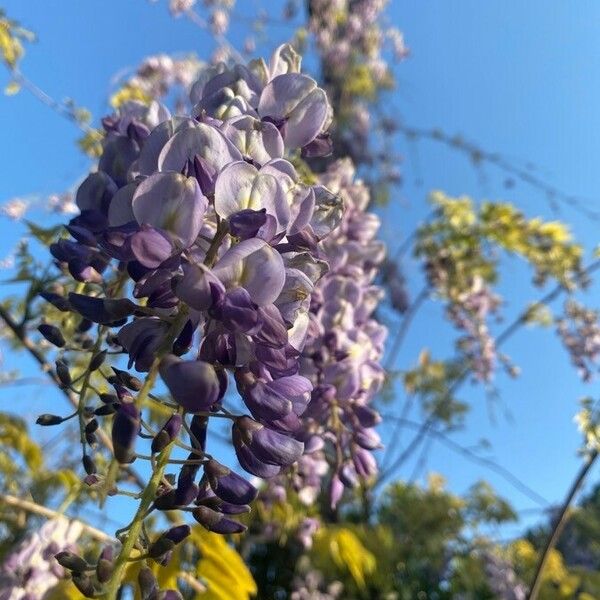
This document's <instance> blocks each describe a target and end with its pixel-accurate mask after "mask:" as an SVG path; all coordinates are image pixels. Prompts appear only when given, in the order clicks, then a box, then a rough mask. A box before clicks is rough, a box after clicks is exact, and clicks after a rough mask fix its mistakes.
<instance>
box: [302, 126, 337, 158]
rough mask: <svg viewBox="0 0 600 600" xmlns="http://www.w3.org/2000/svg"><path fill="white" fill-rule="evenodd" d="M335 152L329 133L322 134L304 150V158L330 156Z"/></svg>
mask: <svg viewBox="0 0 600 600" xmlns="http://www.w3.org/2000/svg"><path fill="white" fill-rule="evenodd" d="M332 152H333V142H332V140H331V135H330V134H329V133H328V132H325V133H320V134H319V135H317V137H316V138H315V139H314V140H313V141H312V142H309V143H308V144H306V146H304V147H303V148H302V152H301V156H302V158H318V157H321V156H329V155H330V154H331V153H332Z"/></svg>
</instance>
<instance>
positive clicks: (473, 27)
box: [0, 0, 600, 521]
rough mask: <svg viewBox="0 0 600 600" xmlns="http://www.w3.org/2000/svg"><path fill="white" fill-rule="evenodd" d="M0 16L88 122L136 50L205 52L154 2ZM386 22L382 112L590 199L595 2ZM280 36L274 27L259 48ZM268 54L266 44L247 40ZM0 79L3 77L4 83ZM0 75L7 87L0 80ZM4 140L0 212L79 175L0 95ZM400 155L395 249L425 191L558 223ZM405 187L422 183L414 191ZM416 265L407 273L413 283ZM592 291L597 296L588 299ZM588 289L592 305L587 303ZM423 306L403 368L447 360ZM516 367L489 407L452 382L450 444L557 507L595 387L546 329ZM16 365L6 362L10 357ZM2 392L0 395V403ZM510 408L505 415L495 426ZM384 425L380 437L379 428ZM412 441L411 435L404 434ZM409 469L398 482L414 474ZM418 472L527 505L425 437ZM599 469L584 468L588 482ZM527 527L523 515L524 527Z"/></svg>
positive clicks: (42, 120) (515, 353)
mask: <svg viewBox="0 0 600 600" xmlns="http://www.w3.org/2000/svg"><path fill="white" fill-rule="evenodd" d="M0 4H1V5H2V6H4V7H5V9H6V10H7V12H8V14H9V15H10V16H12V17H14V18H16V19H18V20H20V21H21V22H22V23H23V25H24V26H26V27H28V28H30V29H32V30H33V31H35V32H37V34H38V35H39V42H38V43H37V44H35V45H34V46H32V47H30V49H29V50H28V54H27V56H26V57H25V60H24V62H23V70H24V72H25V73H26V74H27V75H28V76H29V77H30V78H31V79H32V80H33V81H35V82H36V83H37V84H38V85H40V86H41V87H42V88H44V89H45V90H46V91H47V92H49V93H50V94H51V95H52V96H54V97H57V98H63V97H66V96H71V97H73V98H74V99H75V100H76V101H77V103H78V104H80V105H83V106H87V107H89V108H90V109H91V110H92V111H93V112H94V114H96V115H99V114H102V113H103V112H104V111H105V106H106V99H107V95H108V89H109V84H108V82H109V81H110V79H111V78H112V77H113V76H114V75H115V73H117V72H119V71H120V70H121V69H122V68H123V67H124V66H125V67H127V66H129V67H133V66H135V65H136V64H138V63H139V61H140V60H141V59H142V58H143V57H145V56H147V55H148V54H155V53H158V52H168V53H172V52H188V51H195V52H196V53H198V54H199V55H200V56H203V55H206V54H207V52H209V51H210V49H211V48H212V43H211V40H210V37H209V36H207V35H206V34H205V33H203V32H202V31H200V30H199V29H197V28H196V27H194V26H193V25H192V24H190V23H188V22H185V21H184V20H182V19H180V20H172V19H170V18H169V17H168V16H167V14H166V9H165V2H164V1H163V2H160V3H159V5H151V4H150V3H148V2H145V1H144V0H130V1H128V2H123V1H122V0H103V1H102V2H100V0H88V1H86V2H81V1H79V0H28V1H27V2H23V0H3V1H2V2H0ZM254 4H255V3H254V2H252V3H251V2H246V1H245V0H244V1H242V0H238V7H239V9H238V12H244V13H246V14H248V13H250V12H251V6H254ZM388 16H389V19H390V20H391V21H393V23H394V24H395V25H397V26H398V27H399V28H400V29H401V30H403V31H404V34H405V37H406V41H407V44H408V45H409V47H410V48H411V51H412V55H411V57H410V58H409V59H408V60H407V61H405V62H404V63H402V64H401V65H400V66H399V67H398V68H397V69H396V73H397V79H398V89H397V91H396V92H395V93H394V98H393V100H392V102H393V105H394V106H395V107H397V109H398V111H399V114H401V115H402V118H403V120H404V121H405V122H406V123H407V124H410V125H414V126H422V127H433V126H440V127H442V128H443V129H444V130H446V131H447V132H449V133H451V134H454V133H460V134H462V135H463V136H465V137H466V138H468V139H470V140H472V141H475V142H477V143H478V144H479V145H481V147H483V148H484V149H486V150H494V151H498V152H499V153H501V154H502V155H504V156H506V157H508V158H510V159H511V160H513V161H515V162H517V163H519V164H525V163H526V162H527V161H531V162H533V163H535V165H536V166H537V168H538V174H539V175H541V176H542V177H544V178H545V179H547V180H548V181H549V182H551V183H552V184H554V185H555V186H556V187H557V188H560V189H563V190H565V191H568V192H570V193H572V194H575V195H578V196H583V197H587V198H590V205H591V206H593V205H594V204H596V205H597V204H598V203H597V200H596V189H597V181H596V179H597V173H598V168H597V161H598V158H599V157H600V136H598V133H597V132H598V131H600V110H599V109H598V107H599V106H600V38H599V37H598V35H597V32H598V26H599V25H600V4H598V3H597V2H594V1H592V0H589V1H587V2H586V1H581V2H578V3H576V4H575V3H565V2H562V1H558V0H529V1H528V2H520V1H517V0H487V1H486V2H481V1H480V0H454V1H450V0H430V1H428V2H399V1H393V2H391V7H390V9H389V11H388ZM246 27H247V23H246V22H244V21H235V22H234V25H233V29H232V31H231V33H230V35H229V38H230V40H232V41H234V42H236V43H238V44H239V43H240V40H241V38H240V31H241V30H242V29H245V28H246ZM288 31H289V30H286V29H285V28H278V27H275V28H273V29H271V32H272V33H273V36H274V37H273V39H272V40H271V41H270V42H269V44H268V45H267V46H268V47H271V46H272V45H274V44H275V43H276V42H278V41H279V40H281V39H284V38H285V36H286V35H287V33H288ZM260 48H265V46H259V50H260ZM2 77H3V76H2ZM2 81H4V79H3V80H2ZM0 123H1V124H2V134H3V138H4V148H5V151H4V154H3V167H4V168H3V169H2V175H3V176H2V180H1V182H0V202H3V201H4V200H8V199H9V198H12V197H14V196H23V195H27V194H47V193H51V192H57V191H61V190H63V189H65V188H69V187H71V186H72V185H73V184H74V183H75V182H76V181H77V180H78V179H79V178H80V177H81V175H82V173H84V172H85V170H86V169H88V168H89V163H88V161H87V160H86V159H85V158H84V157H82V155H81V154H80V153H79V152H78V151H77V150H76V149H75V145H74V140H75V139H76V137H77V131H76V130H75V129H74V127H73V126H72V125H71V124H70V123H68V122H66V121H65V120H63V119H61V118H60V117H58V116H57V115H56V114H54V113H53V112H52V111H51V110H49V109H48V108H46V107H44V106H43V105H41V104H40V103H39V102H38V101H36V100H35V99H33V98H31V97H30V96H28V95H27V94H26V93H22V94H19V95H18V96H16V97H13V98H7V97H4V96H2V97H0ZM399 150H400V151H402V153H403V154H404V155H405V162H404V165H403V172H404V177H405V180H406V181H405V185H404V186H403V187H402V188H401V189H400V190H398V191H397V193H396V194H395V196H394V198H393V199H392V206H391V208H390V209H389V212H388V213H387V215H386V220H385V226H384V229H383V231H384V235H385V237H386V238H388V239H389V240H393V241H394V243H395V242H396V241H397V240H398V239H399V238H398V236H399V235H403V234H406V233H407V232H410V231H411V229H412V227H413V226H414V224H415V223H416V222H418V220H419V218H420V217H422V216H423V215H424V214H425V213H426V212H427V210H428V209H427V206H426V202H425V198H426V195H427V192H428V191H429V190H431V189H443V190H445V191H446V192H448V193H449V194H463V193H466V194H469V195H472V196H473V197H474V198H477V199H482V198H490V199H506V200H511V201H514V202H515V203H517V204H519V205H520V206H521V207H523V208H524V210H525V211H526V212H527V214H529V215H530V216H534V215H541V216H546V217H548V218H550V217H552V218H554V217H555V215H554V213H552V211H551V210H550V208H549V205H548V202H547V200H546V198H545V197H544V196H543V194H540V193H539V192H537V191H536V190H533V189H531V188H529V187H527V186H525V185H522V184H518V185H517V186H516V187H515V188H513V189H510V190H507V189H505V188H504V187H503V186H502V185H501V184H502V181H503V177H502V176H501V175H499V174H498V172H497V171H495V170H494V169H493V168H488V167H484V172H485V174H486V175H487V177H486V178H485V179H483V178H482V176H481V173H479V172H477V171H475V170H474V169H473V167H472V166H471V165H470V164H469V162H468V161H467V160H466V159H465V158H464V157H463V156H461V155H459V154H457V153H455V152H452V151H450V150H448V149H446V148H442V147H440V146H436V145H435V144H433V143H428V142H427V143H426V142H424V143H422V144H419V145H418V147H417V148H414V147H408V146H406V144H403V143H401V142H399ZM417 179H420V180H421V182H420V183H418V182H417ZM561 217H562V218H563V219H565V220H567V221H569V222H570V223H572V226H573V230H574V231H575V233H576V234H577V236H579V237H580V239H581V240H582V241H583V242H584V243H586V244H587V245H588V246H592V245H595V244H596V243H597V241H598V235H597V231H598V223H596V222H590V221H588V220H586V218H585V217H583V216H582V215H580V214H578V213H577V212H574V211H572V210H570V209H565V210H564V212H563V213H562V215H561ZM17 239H18V231H17V230H16V228H15V226H14V224H12V223H10V222H8V221H6V220H2V221H0V257H3V256H4V255H6V254H7V253H8V252H9V251H10V249H11V248H12V247H13V245H14V243H15V241H16V240H17ZM415 269H416V267H415V265H413V264H411V263H410V262H409V263H408V264H407V265H406V270H407V274H408V275H409V278H410V277H413V276H415ZM525 277H526V273H525V272H524V270H523V269H522V268H521V267H520V266H519V264H518V263H517V262H516V261H509V262H507V263H506V269H505V278H504V282H503V284H502V290H503V291H504V292H505V293H506V295H507V297H508V306H507V314H508V315H510V314H515V311H516V310H518V308H519V306H521V305H522V303H523V302H525V301H527V300H533V299H535V298H536V297H537V295H534V294H531V293H530V292H529V291H528V288H527V286H523V285H522V284H521V282H522V281H525ZM595 292H596V293H597V289H596V290H595ZM540 295H541V294H540ZM594 296H595V293H590V294H589V297H588V300H589V302H590V304H592V305H594V304H596V302H595V297H594ZM439 315H440V310H439V307H435V306H433V305H428V306H427V307H426V308H425V309H424V310H423V313H422V314H421V316H420V317H419V318H418V319H417V320H416V322H415V325H414V329H413V330H412V334H411V335H410V336H409V338H410V339H409V341H408V342H407V344H406V345H405V348H404V350H403V352H402V355H401V361H400V364H401V365H403V366H405V365H407V364H410V363H412V362H414V361H415V359H416V354H417V353H418V350H419V349H420V348H421V347H422V346H423V345H426V346H429V347H430V348H432V349H433V350H434V351H436V350H437V353H438V356H444V353H445V352H449V350H450V345H449V344H450V337H449V335H448V333H447V329H446V330H444V329H443V327H442V322H441V320H440V318H439ZM505 350H506V352H507V353H508V354H509V355H510V356H511V357H512V359H513V360H514V361H515V362H516V363H517V364H519V365H520V366H521V367H522V370H523V373H522V375H521V377H520V378H519V379H518V380H516V381H511V380H508V379H507V378H505V377H502V376H501V377H499V378H498V380H497V384H498V387H499V391H500V399H499V400H498V401H497V402H496V403H495V404H494V405H490V404H489V402H488V401H487V399H486V397H485V394H483V393H482V392H481V390H479V389H478V388H476V387H473V386H470V385H467V386H466V387H465V388H463V392H462V396H461V397H462V398H463V399H465V400H467V401H469V403H470V404H471V405H472V407H473V409H472V411H471V414H470V415H469V417H468V419H467V427H466V429H465V431H464V432H460V433H458V434H457V435H456V440H457V441H459V442H460V443H463V444H465V445H474V444H476V443H477V442H478V441H479V440H480V439H481V438H487V439H488V440H489V441H490V442H491V443H492V450H490V451H489V452H488V453H487V456H490V457H493V458H494V459H496V460H497V461H498V462H499V463H500V464H502V465H504V466H505V467H508V468H510V469H511V470H512V471H513V472H514V473H515V474H516V475H517V476H518V477H519V478H521V479H523V480H525V481H526V482H527V483H528V484H529V485H530V486H531V487H532V488H534V489H536V490H537V491H539V492H540V493H541V494H542V495H543V496H545V497H546V498H548V500H550V501H552V502H556V501H559V500H560V499H562V497H563V495H564V492H565V490H566V488H567V486H568V484H569V483H570V480H571V478H572V475H573V474H574V472H575V470H576V468H577V465H578V459H577V456H576V450H577V447H578V445H579V442H580V438H579V435H578V433H577V432H576V428H575V425H574V424H573V422H572V419H573V416H574V414H575V412H576V408H577V402H576V401H577V399H578V398H579V397H581V396H583V395H586V394H589V395H592V396H594V395H596V389H597V387H596V386H597V384H596V383H594V384H592V385H589V386H583V385H581V384H580V383H579V381H578V378H577V376H576V375H575V374H574V372H573V370H572V369H571V368H570V366H568V359H567V356H566V354H565V352H564V351H563V350H562V348H560V346H559V343H558V340H557V338H556V336H555V334H554V333H553V332H551V331H526V332H522V333H520V334H519V335H517V336H516V337H515V338H514V339H513V340H512V341H511V342H510V343H509V344H508V345H507V346H506V348H505ZM7 364H8V365H14V364H15V361H14V358H13V357H10V356H9V357H8V358H7ZM13 393H14V391H13V392H11V391H8V390H6V391H2V394H1V395H0V401H4V400H9V399H10V398H11V397H12V395H13ZM25 394H27V398H29V397H31V398H32V400H31V405H30V410H28V411H27V412H30V414H32V415H35V414H37V413H39V412H42V411H45V410H47V408H48V407H47V405H46V400H47V398H46V394H45V393H44V392H43V391H40V390H30V389H29V388H27V390H26V391H25V390H24V389H21V390H20V391H19V395H20V396H21V397H23V398H24V397H25ZM509 414H510V418H509V417H508V416H507V415H509ZM384 431H386V428H384ZM406 439H408V433H406V434H404V437H403V440H406ZM413 466H414V465H408V466H407V467H406V469H405V471H403V472H402V475H403V476H406V477H408V476H410V474H411V472H412V468H413ZM427 468H430V469H432V470H436V471H439V472H441V473H443V474H444V475H445V476H446V477H447V478H448V480H449V485H450V487H451V488H452V489H454V490H456V491H463V490H465V489H466V488H467V487H468V486H469V485H470V484H471V483H472V482H473V481H475V480H476V479H478V478H482V477H485V478H487V479H489V480H490V481H491V482H492V483H493V484H494V486H495V487H496V488H497V489H498V490H499V491H500V492H501V493H503V494H504V495H505V496H507V497H509V498H510V499H511V500H512V501H513V502H514V504H515V505H516V506H517V507H518V508H529V507H532V506H534V504H533V503H532V502H531V501H530V500H528V499H527V498H525V497H524V496H523V495H522V494H520V493H519V492H518V491H516V490H514V489H513V488H512V487H511V486H510V485H509V484H508V483H507V482H505V481H504V480H503V479H502V478H499V477H498V476H496V475H494V474H493V473H490V472H488V471H487V470H486V469H484V468H483V467H478V466H476V465H473V464H471V463H469V462H467V461H465V459H464V458H462V457H460V456H457V455H456V454H454V453H451V452H450V451H449V450H447V449H446V448H445V447H443V446H441V445H440V444H439V443H434V444H433V446H432V447H431V451H430V454H429V458H428V462H427ZM597 475H598V473H597V472H594V473H593V474H592V480H593V479H594V477H597ZM530 519H531V517H529V519H528V521H529V520H530Z"/></svg>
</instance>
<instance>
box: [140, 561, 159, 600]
mask: <svg viewBox="0 0 600 600" xmlns="http://www.w3.org/2000/svg"><path fill="white" fill-rule="evenodd" d="M138 585H139V586H140V594H141V595H142V600H150V598H152V597H153V595H156V593H157V591H158V581H157V580H156V577H155V576H154V573H153V572H152V570H151V569H149V568H148V567H142V568H141V569H140V572H139V574H138Z"/></svg>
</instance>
